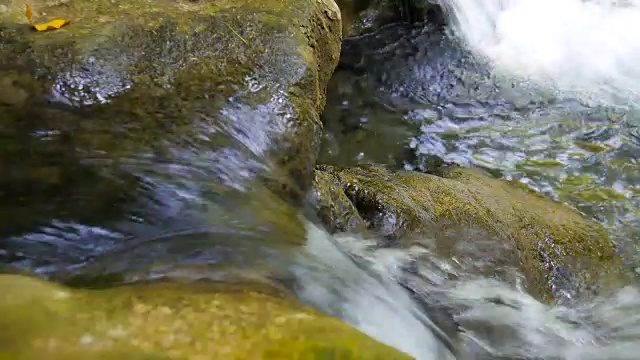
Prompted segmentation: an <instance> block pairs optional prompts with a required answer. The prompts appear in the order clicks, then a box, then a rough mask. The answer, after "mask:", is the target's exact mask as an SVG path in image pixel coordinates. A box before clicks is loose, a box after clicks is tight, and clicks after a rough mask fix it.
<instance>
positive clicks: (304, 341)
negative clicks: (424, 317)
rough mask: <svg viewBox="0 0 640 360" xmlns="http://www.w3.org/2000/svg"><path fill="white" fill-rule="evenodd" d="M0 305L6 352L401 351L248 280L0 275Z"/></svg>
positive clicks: (323, 354) (175, 355)
mask: <svg viewBox="0 0 640 360" xmlns="http://www.w3.org/2000/svg"><path fill="white" fill-rule="evenodd" d="M0 312H1V313H2V316H1V317H0V326H2V328H3V329H5V330H7V331H2V332H1V333H0V348H1V349H2V350H0V357H2V358H6V359H15V360H31V359H33V360H36V359H43V358H46V359H51V360H58V359H60V360H62V359H65V360H71V359H78V360H80V359H83V360H85V359H86V360H90V359H141V360H142V359H167V360H168V359H194V360H196V359H285V358H286V359H381V360H382V359H385V360H386V359H398V360H399V359H410V357H409V356H408V355H405V354H403V353H401V352H399V351H397V350H394V349H393V348H390V347H388V346H386V345H383V344H381V343H378V342H377V341H375V340H373V339H371V338H370V337H368V336H366V335H364V334H362V333H360V332H358V331H357V330H356V329H354V328H352V327H350V326H349V325H346V324H344V323H342V322H340V321H339V320H337V319H334V318H332V317H329V316H327V315H324V314H322V313H319V312H317V311H314V310H312V309H310V308H307V307H305V306H302V305H300V304H299V303H297V302H296V301H295V300H293V299H290V298H288V297H286V295H283V294H280V293H278V292H277V291H275V290H267V289H263V288H259V287H256V286H251V285H236V286H234V287H229V286H220V285H213V284H209V283H199V284H187V283H182V284H177V283H174V284H147V285H142V284H140V285H134V286H126V287H119V288H115V289H110V290H72V289H69V288H64V287H61V286H58V285H55V284H53V283H47V282H44V281H40V280H36V279H33V278H29V277H26V276H20V275H0Z"/></svg>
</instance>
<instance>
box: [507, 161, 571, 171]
mask: <svg viewBox="0 0 640 360" xmlns="http://www.w3.org/2000/svg"><path fill="white" fill-rule="evenodd" d="M561 166H564V164H563V163H562V162H561V161H558V160H553V159H530V160H525V161H523V162H521V163H518V164H516V168H518V169H526V168H557V167H561Z"/></svg>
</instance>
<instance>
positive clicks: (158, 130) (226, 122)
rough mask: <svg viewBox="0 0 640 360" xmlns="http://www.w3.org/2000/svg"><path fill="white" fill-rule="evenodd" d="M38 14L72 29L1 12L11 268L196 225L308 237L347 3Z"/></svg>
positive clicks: (87, 4)
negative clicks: (328, 91)
mask: <svg viewBox="0 0 640 360" xmlns="http://www.w3.org/2000/svg"><path fill="white" fill-rule="evenodd" d="M29 4H30V5H31V8H32V10H33V21H34V22H35V23H41V22H46V21H49V20H52V19H70V20H71V23H70V24H68V25H67V26H64V27H62V28H61V29H58V30H50V31H43V32H38V31H35V30H34V29H33V28H32V27H31V26H30V25H29V24H28V21H27V18H26V17H25V3H24V2H23V1H18V0H8V1H5V2H4V3H3V6H2V8H1V9H0V119H1V121H0V138H1V142H0V169H2V173H3V176H2V177H1V178H0V203H2V206H1V207H0V219H1V220H0V260H1V261H5V262H11V263H15V264H18V265H19V266H21V267H30V268H38V270H41V271H52V269H53V270H55V269H57V268H60V267H61V266H67V267H68V266H73V265H77V264H84V263H86V262H87V261H89V260H93V259H95V258H96V257H99V256H101V255H102V254H104V253H105V252H109V251H112V250H113V249H114V248H116V247H117V248H119V246H120V245H122V244H123V242H126V241H129V240H131V239H138V240H140V239H146V240H148V239H153V238H154V237H157V236H166V234H171V233H180V232H182V231H185V229H189V230H192V229H197V231H199V232H207V233H217V234H223V236H224V237H225V238H227V237H228V233H229V232H233V233H238V232H240V231H242V232H244V233H251V232H254V233H256V232H259V233H256V234H254V235H255V237H256V238H259V239H265V233H266V234H267V236H266V237H267V238H268V237H269V236H268V234H277V236H276V235H274V236H273V237H274V238H278V239H285V240H287V241H294V242H300V241H303V240H304V229H303V226H302V225H301V224H300V222H299V221H298V218H297V216H296V211H295V206H296V205H297V204H299V203H300V201H301V199H302V198H303V196H302V195H303V194H305V193H306V191H307V189H308V187H309V186H310V184H311V178H312V171H313V166H314V163H315V158H316V154H317V149H318V146H319V138H320V135H321V128H322V125H321V123H320V120H319V113H320V112H321V110H322V108H323V106H324V102H325V87H326V84H327V82H328V80H329V78H330V76H331V74H332V72H333V69H334V67H335V66H336V63H337V61H338V57H339V52H340V40H341V34H340V29H341V18H340V12H339V9H338V8H337V6H336V4H335V3H334V2H333V1H332V0H273V1H262V0H240V1H226V0H202V1H189V0H176V1H144V0H122V1H114V0H60V1H57V0H56V1H50V0H46V1H45V0H34V1H30V2H29ZM257 205H259V206H257ZM291 205H293V207H292V206H291ZM257 229H259V230H257ZM210 240H211V239H209V240H208V243H210V242H211V241H210ZM136 246H137V245H136ZM119 249H120V250H122V249H121V248H119ZM122 251H125V253H126V250H122ZM172 251H178V250H177V249H173V250H172ZM180 251H182V252H183V253H184V252H188V250H179V252H180ZM141 253H144V251H141ZM145 259H149V257H146V258H145ZM174 260H175V259H174Z"/></svg>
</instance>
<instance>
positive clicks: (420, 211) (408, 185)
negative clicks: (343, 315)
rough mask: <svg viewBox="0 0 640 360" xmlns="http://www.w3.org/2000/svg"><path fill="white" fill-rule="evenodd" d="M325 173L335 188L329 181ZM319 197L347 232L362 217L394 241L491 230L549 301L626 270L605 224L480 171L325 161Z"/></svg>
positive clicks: (319, 204) (325, 213)
mask: <svg viewBox="0 0 640 360" xmlns="http://www.w3.org/2000/svg"><path fill="white" fill-rule="evenodd" d="M327 178H329V179H331V182H329V184H332V185H333V187H328V186H327V183H328V182H327V181H326V179H327ZM335 184H340V185H341V191H342V192H343V193H344V195H345V196H346V197H347V198H348V199H349V201H350V202H351V204H352V205H353V207H354V208H355V209H356V210H357V212H356V213H352V212H349V211H348V210H349V208H348V207H346V206H345V205H344V204H341V203H340V202H338V201H336V199H339V200H340V199H342V197H341V196H340V195H336V194H333V192H334V191H335V188H336V187H335ZM326 193H332V194H331V195H330V196H327V195H323V194H326ZM315 194H316V196H318V197H319V198H320V199H321V200H319V201H316V208H317V209H319V214H320V217H321V218H322V220H323V221H324V222H325V223H327V224H329V227H330V228H337V229H340V230H344V229H343V228H344V227H343V226H340V224H343V223H345V222H346V221H347V219H348V218H349V217H353V216H359V217H360V219H361V221H363V222H364V223H365V224H366V227H367V228H368V229H369V230H372V231H375V232H377V233H379V234H381V235H383V236H384V237H386V238H387V239H390V240H396V241H397V240H402V239H403V238H408V237H413V236H420V235H423V236H430V235H431V234H433V233H434V231H436V230H435V229H447V228H448V229H452V230H455V229H460V228H475V229H479V230H482V231H485V232H488V233H489V234H491V235H492V236H493V237H495V238H497V239H499V240H501V241H505V242H507V243H508V244H510V245H512V246H513V247H514V248H515V249H516V253H517V256H518V262H519V264H520V268H521V270H522V272H523V273H524V274H525V276H526V278H527V281H528V286H529V290H530V292H532V293H533V294H534V295H536V296H538V297H539V298H541V299H543V300H551V299H553V296H554V293H553V291H552V289H554V288H561V287H563V286H570V287H572V288H574V287H578V288H580V289H585V288H590V287H591V286H596V285H595V284H597V285H600V283H599V282H598V280H597V279H600V278H602V277H604V276H609V274H613V275H612V276H613V277H611V278H610V279H613V278H615V276H617V274H619V272H620V271H621V268H620V267H621V260H620V258H619V256H618V255H617V253H616V251H615V247H614V244H613V242H612V241H611V240H610V238H609V236H608V234H607V233H606V231H605V230H604V229H603V228H602V226H600V225H599V224H597V223H595V222H593V221H589V220H587V219H585V218H583V217H582V216H581V215H580V214H579V213H578V212H577V211H575V210H574V209H572V208H570V207H568V206H566V205H564V204H562V203H559V202H554V201H550V200H548V199H546V198H544V197H542V196H540V195H539V194H535V193H531V191H523V189H522V188H521V187H520V186H514V185H513V184H510V183H508V182H506V181H502V180H497V179H494V178H491V177H490V176H488V175H487V174H484V173H482V172H480V171H479V170H475V169H462V168H453V169H451V170H449V171H446V172H443V176H435V175H430V174H424V173H419V172H405V171H401V172H392V171H389V170H387V169H385V168H383V167H379V166H360V167H353V168H343V169H341V168H335V167H331V166H319V167H317V170H316V183H315ZM341 201H343V200H341ZM437 231H441V230H437ZM607 278H608V279H609V277H607ZM611 281H613V280H611Z"/></svg>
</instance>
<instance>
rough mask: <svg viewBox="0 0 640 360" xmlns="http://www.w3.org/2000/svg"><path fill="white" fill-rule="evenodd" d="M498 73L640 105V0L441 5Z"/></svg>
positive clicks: (454, 0) (484, 0) (585, 96)
mask: <svg viewBox="0 0 640 360" xmlns="http://www.w3.org/2000/svg"><path fill="white" fill-rule="evenodd" d="M439 2H440V3H442V4H444V6H445V8H446V9H447V10H448V12H449V17H450V20H451V21H450V22H451V23H452V25H453V27H454V29H455V31H456V32H457V33H458V35H459V36H460V37H462V38H464V39H465V40H466V42H467V43H468V46H469V47H470V48H472V49H473V50H474V51H475V52H476V53H477V54H479V55H480V56H483V57H486V58H488V59H489V60H490V61H492V62H493V63H494V65H495V67H496V70H497V71H499V72H502V73H505V74H506V75H507V76H516V77H519V78H522V79H526V80H531V81H533V82H534V83H536V84H537V85H540V84H542V85H544V86H547V87H551V88H553V89H554V90H558V91H559V92H560V93H563V94H566V95H568V96H572V97H577V98H580V99H581V100H583V101H586V102H591V103H597V104H604V105H615V106H624V107H627V106H629V105H632V106H633V107H637V105H639V104H640V67H638V64H639V63H640V38H639V37H638V33H640V1H638V0H440V1H439Z"/></svg>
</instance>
